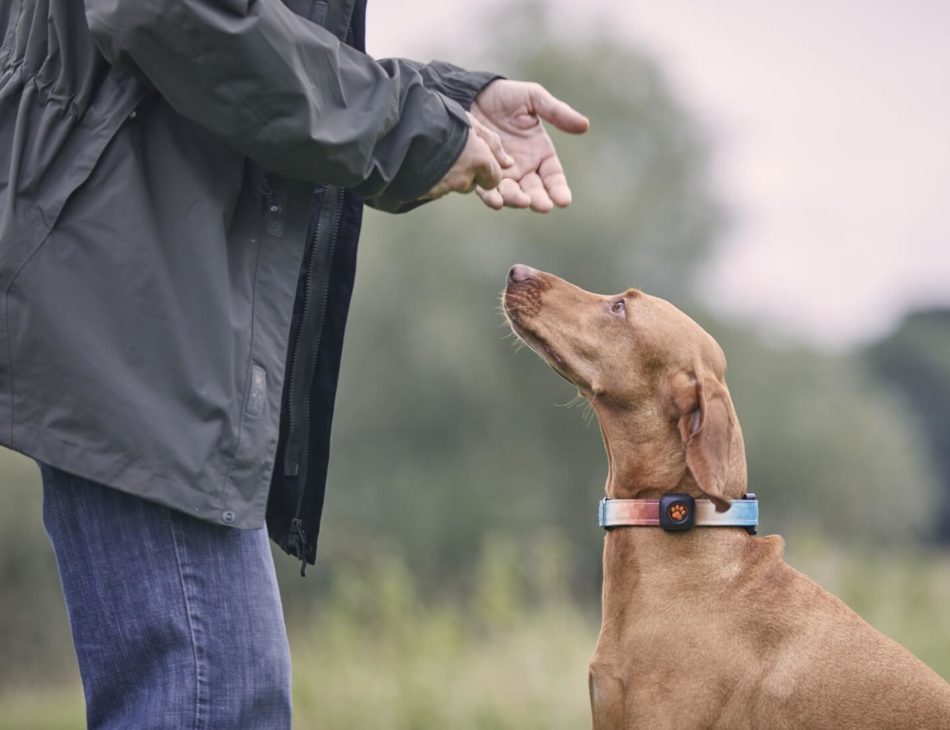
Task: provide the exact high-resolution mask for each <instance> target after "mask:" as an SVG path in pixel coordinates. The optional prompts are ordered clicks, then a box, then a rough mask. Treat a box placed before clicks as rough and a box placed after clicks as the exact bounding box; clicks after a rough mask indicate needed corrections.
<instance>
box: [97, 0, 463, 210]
mask: <svg viewBox="0 0 950 730" xmlns="http://www.w3.org/2000/svg"><path fill="white" fill-rule="evenodd" d="M85 6H86V18H87V21H88V24H89V28H90V31H91V32H92V34H93V36H94V38H95V40H96V43H97V45H98V46H99V48H100V50H101V51H102V53H103V55H104V56H105V57H106V58H107V59H108V60H109V61H110V62H112V63H113V64H116V65H127V66H132V67H133V68H135V69H137V70H138V71H139V72H141V73H142V74H144V75H145V76H146V77H147V78H148V79H149V81H150V83H151V84H152V85H153V86H154V87H155V88H156V89H157V90H158V92H159V93H160V94H161V95H162V96H163V97H164V98H165V99H166V100H167V101H168V102H169V103H170V104H171V105H172V106H173V107H174V108H175V109H176V110H177V111H178V112H179V113H180V114H182V115H183V116H186V117H188V118H189V119H192V120H193V121H195V122H197V123H198V124H201V125H202V126H204V127H206V128H207V129H210V130H212V131H214V132H215V133H216V134H218V135H220V136H222V137H223V138H224V139H226V140H227V141H228V142H229V143H230V144H231V145H232V146H234V147H235V148H236V149H238V150H240V151H241V152H243V153H244V154H246V155H247V156H249V157H251V158H252V159H254V160H256V161H257V162H258V163H259V164H261V166H262V167H264V168H265V169H267V170H269V171H271V172H275V173H277V174H280V175H283V176H286V177H292V178H298V179H303V180H310V181H314V182H326V183H332V184H336V185H343V186H346V187H350V188H352V189H354V190H355V191H356V192H357V193H359V194H360V195H362V196H364V197H374V196H377V195H385V196H386V197H387V198H389V199H392V200H399V201H412V200H415V199H417V198H418V197H419V196H420V195H422V194H424V193H425V192H426V191H427V190H429V189H430V188H431V187H432V186H433V185H435V183H436V182H438V181H439V180H440V179H441V178H442V176H443V175H444V174H445V172H446V171H447V170H448V169H449V167H451V165H452V163H454V162H455V160H456V159H457V158H458V156H459V154H461V151H462V148H463V147H464V145H465V141H466V139H467V137H468V120H467V118H466V116H465V112H464V110H463V109H462V108H461V106H460V105H459V104H458V103H456V102H455V101H452V99H451V98H450V97H449V96H447V95H443V94H440V93H438V92H437V91H435V90H433V89H429V88H426V77H425V76H424V75H423V73H422V71H421V70H420V67H419V66H417V65H414V64H406V63H401V62H398V61H389V62H382V63H379V62H376V61H374V60H373V59H371V58H370V57H369V56H366V55H365V54H363V53H360V52H359V51H357V50H356V49H353V48H350V47H349V46H346V45H344V44H342V43H340V42H339V41H338V39H337V38H336V37H335V36H334V35H333V34H332V33H330V32H329V31H327V30H325V29H323V28H321V27H319V26H317V25H315V24H313V23H310V22H307V21H305V20H303V19H301V18H300V17H299V16H297V15H295V14H293V13H292V12H291V11H290V10H289V9H287V8H286V7H285V6H284V5H283V4H282V3H281V2H280V1H279V0H85Z"/></svg>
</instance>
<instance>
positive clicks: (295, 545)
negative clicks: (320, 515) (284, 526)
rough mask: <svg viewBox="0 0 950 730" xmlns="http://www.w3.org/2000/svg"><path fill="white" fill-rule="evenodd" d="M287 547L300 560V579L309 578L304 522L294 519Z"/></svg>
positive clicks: (297, 518)
mask: <svg viewBox="0 0 950 730" xmlns="http://www.w3.org/2000/svg"><path fill="white" fill-rule="evenodd" d="M287 547H288V548H290V549H291V550H292V551H293V553H294V555H296V556H297V557H298V558H300V577H301V578H306V577H307V552H306V549H307V536H306V534H304V531H303V520H301V519H300V518H299V517H294V518H293V519H292V520H291V521H290V536H289V537H288V538H287Z"/></svg>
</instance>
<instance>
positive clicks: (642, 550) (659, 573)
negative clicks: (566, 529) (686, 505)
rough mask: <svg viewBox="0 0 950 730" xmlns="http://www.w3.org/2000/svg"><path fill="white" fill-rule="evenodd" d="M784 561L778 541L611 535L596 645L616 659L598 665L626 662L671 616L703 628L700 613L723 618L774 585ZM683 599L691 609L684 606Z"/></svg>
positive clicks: (637, 530)
mask: <svg viewBox="0 0 950 730" xmlns="http://www.w3.org/2000/svg"><path fill="white" fill-rule="evenodd" d="M783 554H784V541H783V540H782V538H781V537H779V536H777V535H771V536H768V537H763V538H756V537H752V536H751V535H749V534H748V533H747V532H746V531H745V530H744V529H743V528H732V527H708V528H702V527H698V528H695V529H693V530H691V531H689V532H681V533H669V532H666V531H664V530H663V529H662V528H659V527H620V528H614V529H611V530H609V531H608V532H607V533H606V536H605V539H604V564H603V566H604V567H603V570H604V575H603V596H602V599H603V603H602V606H603V617H602V623H601V637H602V641H601V645H602V646H604V647H611V648H612V649H611V650H612V651H616V652H617V655H616V656H602V657H601V659H602V660H604V661H607V662H610V663H614V662H616V663H618V664H620V663H622V662H625V661H628V660H629V659H630V656H631V653H632V652H636V651H637V646H638V644H639V643H640V642H642V641H647V640H648V639H649V637H650V636H652V635H653V633H652V632H654V631H655V630H656V627H657V625H658V624H657V621H661V622H662V621H666V620H667V618H669V616H672V615H675V616H676V617H677V621H684V622H686V623H688V624H690V625H692V624H697V625H702V623H703V621H704V620H705V619H704V613H705V612H708V611H713V612H719V611H727V610H728V606H724V605H723V604H724V602H725V603H726V604H728V602H729V601H731V600H733V599H734V598H735V596H736V595H738V593H739V592H740V591H745V590H756V586H760V585H761V584H763V583H769V582H771V581H774V578H773V576H775V575H776V574H777V572H776V571H777V570H778V569H781V567H782V566H784V559H783ZM684 591H685V593H684ZM683 595H688V596H689V601H685V602H684V601H682V600H681V599H682V596H683ZM670 611H674V614H670ZM664 617H666V618H664Z"/></svg>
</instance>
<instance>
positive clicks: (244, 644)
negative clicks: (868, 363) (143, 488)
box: [40, 465, 290, 730]
mask: <svg viewBox="0 0 950 730" xmlns="http://www.w3.org/2000/svg"><path fill="white" fill-rule="evenodd" d="M40 470H41V472H42V475H43V522H44V524H45V525H46V531H47V532H48V533H49V536H50V540H51V542H52V543H53V550H54V551H55V553H56V561H57V563H58V565H59V574H60V580H61V581H62V586H63V594H64V596H65V598H66V607H67V609H68V612H69V622H70V626H71V628H72V634H73V642H74V643H75V645H76V656H77V658H78V660H79V671H80V674H81V675H82V682H83V689H84V692H85V697H86V718H87V722H88V723H89V727H90V728H136V729H137V730H138V729H140V728H189V730H199V729H204V728H213V729H214V730H218V729H222V730H229V729H231V728H234V729H235V730H238V729H240V730H250V729H251V728H262V729H265V728H266V730H279V729H280V728H289V727H290V651H289V647H288V644H287V632H286V628H285V626H284V619H283V613H282V610H281V603H280V594H279V593H278V590H277V579H276V576H275V574H274V563H273V558H272V557H271V553H270V548H269V545H268V539H267V534H266V531H265V529H264V528H261V529H259V530H236V529H231V528H228V527H221V526H218V525H212V524H210V523H206V522H202V521H200V520H197V519H194V518H192V517H189V516H187V515H185V514H182V513H180V512H176V511H174V510H170V509H167V508H165V507H161V506H159V505H157V504H153V503H151V502H147V501H145V500H143V499H139V498H137V497H133V496H130V495H127V494H123V493H122V492H119V491H117V490H114V489H109V488H107V487H105V486H102V485H101V484H96V483H95V482H90V481H88V480H85V479H80V478H79V477H76V476H73V475H70V474H66V473H65V472H62V471H59V470H56V469H52V468H50V467H47V466H42V465H41V467H40Z"/></svg>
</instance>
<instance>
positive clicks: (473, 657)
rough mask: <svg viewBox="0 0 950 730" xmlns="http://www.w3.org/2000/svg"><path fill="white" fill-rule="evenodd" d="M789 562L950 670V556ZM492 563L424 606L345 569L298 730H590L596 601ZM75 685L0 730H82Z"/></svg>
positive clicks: (324, 616)
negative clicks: (533, 586)
mask: <svg viewBox="0 0 950 730" xmlns="http://www.w3.org/2000/svg"><path fill="white" fill-rule="evenodd" d="M792 562H793V563H794V564H795V565H796V566H797V567H800V568H802V569H803V570H805V571H806V572H808V573H809V574H810V575H812V576H813V577H815V578H816V579H817V580H818V581H819V582H821V583H823V584H824V585H825V586H828V587H829V588H832V589H833V590H834V591H835V592H836V593H837V594H838V595H840V596H841V597H843V598H844V599H845V600H846V601H847V602H848V603H849V604H851V605H852V606H853V607H855V608H856V609H857V610H858V611H859V612H860V613H861V614H862V615H863V616H865V617H866V618H867V619H868V620H870V621H871V622H872V623H873V624H875V625H876V626H878V627H879V628H881V629H882V630H884V631H885V632H887V633H889V634H890V635H892V636H894V637H896V638H897V639H899V640H900V641H901V642H903V643H904V644H905V645H907V646H908V647H909V648H911V649H912V650H913V651H914V653H916V654H917V655H918V656H920V657H921V658H922V659H924V660H925V661H927V662H928V663H929V664H930V665H931V666H933V667H934V668H935V669H936V670H937V671H938V672H940V673H941V674H942V675H943V676H944V677H948V678H950V612H948V611H947V610H946V606H947V605H950V559H948V558H947V557H946V556H913V557H911V556H908V557H896V556H886V557H885V556H870V555H867V554H864V555H862V556H854V555H848V554H846V553H842V552H838V551H829V550H828V549H826V548H823V547H821V546H819V545H818V544H812V545H807V544H805V545H802V546H801V548H800V549H799V550H797V551H796V553H795V555H794V556H793V558H792ZM506 575H507V576H509V577H510V575H511V573H510V572H506V570H505V566H497V565H496V566H495V569H494V570H493V571H489V572H488V574H487V579H486V580H482V581H481V582H480V583H479V585H478V586H477V587H476V589H475V590H474V591H473V594H472V595H471V596H470V598H469V600H467V601H465V602H464V604H463V603H462V602H459V601H449V600H446V601H442V602H425V601H422V600H421V599H419V598H418V596H417V595H416V593H415V592H414V590H413V588H412V585H413V581H412V580H411V578H410V576H409V573H408V572H407V571H406V569H405V568H404V566H402V565H401V564H400V563H398V562H393V561H389V562H385V563H381V564H379V565H377V566H376V567H375V568H374V569H373V570H370V571H368V572H360V573H359V574H358V575H357V574H356V573H351V574H347V575H346V577H345V578H341V579H338V580H336V581H335V582H334V588H333V590H332V591H331V593H330V595H329V596H328V597H327V598H326V600H324V601H323V602H322V603H321V604H320V608H319V609H318V610H317V611H316V612H315V613H314V614H313V615H312V616H311V617H309V618H303V617H298V619H297V620H296V621H295V626H294V628H293V630H292V638H291V644H292V647H293V651H294V672H295V676H294V699H295V712H296V726H297V727H300V728H326V729H327V730H354V729H357V730H358V729H360V728H371V729H372V730H428V729H429V728H432V729H435V728H440V729H443V728H453V730H481V729H484V730H489V729H491V730H504V729H506V728H511V729H512V730H514V729H515V728H518V729H519V730H532V729H534V728H537V729H538V730H541V729H542V728H543V729H544V730H559V729H561V728H564V729H565V730H567V729H568V728H571V729H572V730H573V729H576V728H583V727H588V726H589V715H588V707H587V686H586V685H587V660H588V658H589V656H590V653H591V651H592V650H593V646H594V641H595V639H596V635H597V624H598V619H599V616H598V615H597V608H596V605H594V604H593V603H592V604H590V605H589V606H587V607H585V608H583V609H582V608H580V607H579V606H578V605H577V604H576V602H573V601H571V600H569V599H567V598H566V597H565V594H563V593H559V592H558V591H557V590H556V589H552V590H551V591H550V592H549V593H548V595H547V596H546V597H544V599H543V600H538V599H537V597H536V598H534V599H531V600H528V599H526V598H523V595H524V593H523V592H520V591H518V590H517V588H516V586H514V584H512V583H511V581H510V580H508V578H506ZM83 726H84V723H83V720H82V697H81V693H80V692H79V690H78V687H77V686H76V685H75V683H73V684H70V685H67V686H64V687H58V688H57V687H53V688H44V689H29V690H27V689H23V688H20V689H19V690H17V691H15V692H13V691H8V692H7V693H6V694H5V695H4V696H3V697H2V699H0V728H10V729H11V730H12V729H13V728H16V730H29V729H31V728H36V729H39V728H43V729H44V730H53V729H60V728H61V729H63V730H65V729H67V728H82V727H83Z"/></svg>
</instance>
